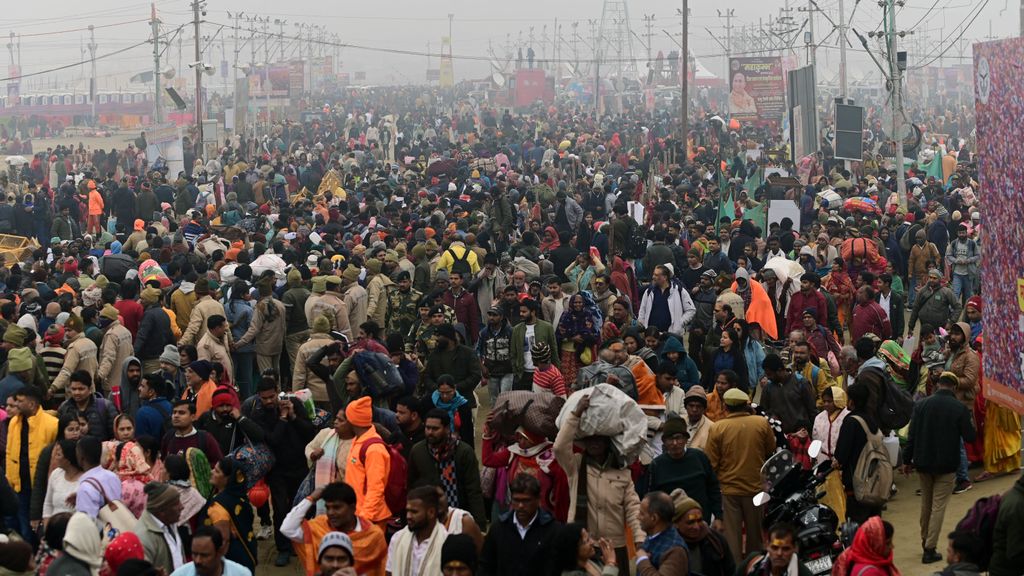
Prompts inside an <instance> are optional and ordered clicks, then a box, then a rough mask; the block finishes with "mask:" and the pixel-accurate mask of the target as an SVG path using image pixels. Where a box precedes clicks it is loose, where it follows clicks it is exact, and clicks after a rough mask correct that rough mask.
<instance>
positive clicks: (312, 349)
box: [292, 332, 333, 402]
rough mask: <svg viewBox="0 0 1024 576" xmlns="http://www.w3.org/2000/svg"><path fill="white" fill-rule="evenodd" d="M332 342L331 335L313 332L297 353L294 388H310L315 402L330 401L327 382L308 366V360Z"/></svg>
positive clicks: (293, 379)
mask: <svg viewBox="0 0 1024 576" xmlns="http://www.w3.org/2000/svg"><path fill="white" fill-rule="evenodd" d="M331 342H333V340H331V337H330V336H328V335H327V334H321V333H319V332H317V333H314V334H311V335H310V337H309V340H307V341H306V342H305V343H304V344H303V345H302V346H299V350H298V352H296V353H295V368H294V372H293V373H292V390H302V389H303V388H309V390H310V392H312V393H313V401H314V402H328V401H329V398H328V396H327V382H325V381H324V379H323V378H321V377H319V376H317V375H316V374H315V373H314V372H313V371H312V370H310V369H309V368H308V367H307V366H306V360H308V359H309V357H310V356H312V355H313V354H316V353H317V351H319V350H320V349H321V348H323V347H324V346H327V345H328V344H330V343H331Z"/></svg>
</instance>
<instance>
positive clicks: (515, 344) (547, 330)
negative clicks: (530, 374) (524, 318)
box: [511, 320, 562, 377]
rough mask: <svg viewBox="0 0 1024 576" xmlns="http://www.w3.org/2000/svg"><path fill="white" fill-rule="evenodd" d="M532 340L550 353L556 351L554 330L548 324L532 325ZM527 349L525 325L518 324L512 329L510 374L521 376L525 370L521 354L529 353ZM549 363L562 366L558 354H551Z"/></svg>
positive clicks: (541, 321)
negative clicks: (548, 348)
mask: <svg viewBox="0 0 1024 576" xmlns="http://www.w3.org/2000/svg"><path fill="white" fill-rule="evenodd" d="M533 340H534V342H543V343H545V344H547V345H548V346H549V347H550V348H551V350H552V351H554V350H558V342H557V341H555V328H554V327H553V326H552V325H551V324H550V323H549V322H545V321H543V320H537V323H536V324H534V325H533ZM529 349H530V347H529V345H527V344H526V323H525V322H520V323H519V324H516V325H515V326H514V327H513V328H512V341H511V351H512V373H513V374H515V375H516V377H519V376H522V374H523V370H524V369H525V368H524V366H525V360H524V357H523V354H524V353H526V352H527V351H529ZM551 363H552V364H554V365H555V366H558V367H559V368H561V366H562V365H561V362H560V361H559V359H558V354H551Z"/></svg>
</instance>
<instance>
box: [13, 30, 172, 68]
mask: <svg viewBox="0 0 1024 576" xmlns="http://www.w3.org/2000/svg"><path fill="white" fill-rule="evenodd" d="M180 28H181V26H179V29H180ZM166 35H167V34H162V35H161V36H166ZM150 42H152V40H143V41H142V42H139V43H137V44H133V45H131V46H128V47H127V48H122V49H120V50H115V51H113V52H108V53H107V54H101V55H99V56H97V57H96V58H88V59H86V60H82V61H80V62H74V63H72V64H65V65H63V66H58V67H56V68H50V69H47V70H40V71H38V72H31V73H29V74H20V75H18V76H9V77H7V78H0V82H8V81H10V80H21V79H23V78H32V77H33V76H42V75H43V74H50V73H52V72H60V71H61V70H67V69H68V68H74V67H76V66H81V65H83V64H88V63H89V62H92V61H93V60H103V59H104V58H110V57H112V56H117V55H118V54H124V53H125V52H128V51H129V50H134V49H135V48H138V47H139V46H145V45H146V44H149V43H150Z"/></svg>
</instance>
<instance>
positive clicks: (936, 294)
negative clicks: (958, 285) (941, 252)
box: [907, 285, 970, 334]
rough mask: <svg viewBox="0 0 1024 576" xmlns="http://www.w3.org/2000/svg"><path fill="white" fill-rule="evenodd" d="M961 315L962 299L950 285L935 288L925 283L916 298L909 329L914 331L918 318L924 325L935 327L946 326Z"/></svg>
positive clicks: (908, 325) (908, 324)
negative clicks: (959, 298)
mask: <svg viewBox="0 0 1024 576" xmlns="http://www.w3.org/2000/svg"><path fill="white" fill-rule="evenodd" d="M959 317H960V301H959V300H957V298H956V296H955V295H954V294H953V291H952V290H951V289H950V288H949V287H948V286H940V287H939V288H938V289H933V288H932V287H931V286H927V285H925V286H924V287H922V288H921V291H920V292H918V293H917V297H916V298H915V299H914V309H913V310H911V312H910V322H909V323H907V331H908V332H913V331H914V326H915V325H916V324H917V321H918V320H920V321H921V325H922V326H924V325H928V326H931V327H932V329H935V328H938V327H940V326H945V325H946V323H947V322H953V321H955V320H956V319H957V318H959ZM968 334H970V332H968Z"/></svg>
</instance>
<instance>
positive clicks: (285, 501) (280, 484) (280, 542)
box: [242, 377, 316, 566]
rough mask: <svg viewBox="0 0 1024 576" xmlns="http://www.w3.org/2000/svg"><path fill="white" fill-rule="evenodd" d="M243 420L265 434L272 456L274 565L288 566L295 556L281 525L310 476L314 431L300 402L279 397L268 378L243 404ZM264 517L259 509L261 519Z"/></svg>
mask: <svg viewBox="0 0 1024 576" xmlns="http://www.w3.org/2000/svg"><path fill="white" fill-rule="evenodd" d="M242 416H243V417H245V418H246V419H247V420H249V421H251V422H254V423H256V424H258V425H259V427H260V428H261V429H263V430H264V431H266V441H267V444H268V445H270V449H271V450H273V452H274V466H273V467H272V468H271V469H270V472H269V473H267V477H266V482H267V486H268V487H269V488H270V501H271V503H272V504H273V509H274V514H273V516H274V545H275V547H276V548H277V558H276V559H275V561H274V564H275V565H276V566H287V565H288V563H289V562H290V561H291V556H292V555H293V554H294V552H293V550H292V542H291V540H290V539H289V538H288V537H287V536H284V535H283V534H281V523H282V522H283V521H284V517H285V515H287V514H288V511H289V510H290V509H291V504H292V496H293V495H294V494H295V493H296V492H298V491H299V484H301V483H302V480H303V479H304V478H305V477H306V474H307V473H308V472H309V467H308V466H307V465H306V456H305V451H304V450H305V448H306V444H309V442H310V441H311V440H313V437H314V436H315V435H316V429H315V428H314V427H313V423H312V422H310V420H309V416H308V415H307V414H306V411H305V410H304V409H303V408H302V405H301V404H300V403H299V401H298V400H296V399H295V397H294V396H292V395H291V394H282V393H281V392H280V391H279V389H278V385H277V381H276V380H274V379H273V378H270V377H264V378H263V379H261V380H260V381H259V383H258V384H257V385H256V395H255V396H252V397H250V398H248V399H246V401H245V402H244V403H243V404H242ZM263 514H264V511H263V510H262V509H261V510H260V516H261V518H262V517H263ZM261 532H262V530H261ZM261 536H262V534H261ZM268 536H269V535H268Z"/></svg>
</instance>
